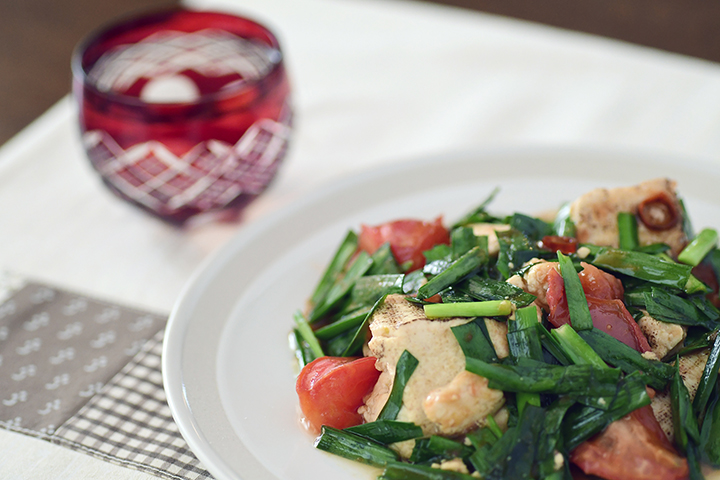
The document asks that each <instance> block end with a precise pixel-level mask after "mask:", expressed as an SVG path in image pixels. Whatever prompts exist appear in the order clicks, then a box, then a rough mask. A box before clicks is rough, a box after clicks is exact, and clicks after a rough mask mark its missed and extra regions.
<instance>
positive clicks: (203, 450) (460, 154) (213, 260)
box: [161, 145, 720, 480]
mask: <svg viewBox="0 0 720 480" xmlns="http://www.w3.org/2000/svg"><path fill="white" fill-rule="evenodd" d="M528 156H529V157H535V158H541V157H550V158H553V157H557V158H563V159H565V161H567V160H566V159H567V157H568V156H570V157H573V156H574V157H576V158H579V159H581V158H587V157H597V158H607V159H613V160H614V161H619V160H620V159H623V158H625V159H628V160H630V161H631V162H633V163H634V164H644V165H646V166H648V167H655V168H657V169H661V168H662V167H663V166H665V167H668V166H670V167H672V168H677V167H678V165H682V167H683V168H684V169H688V170H692V171H694V172H697V173H707V174H708V175H709V176H710V177H717V178H718V179H720V174H718V172H717V171H715V170H713V168H712V166H711V165H710V164H709V163H708V162H703V161H699V159H693V158H692V157H683V156H679V155H672V154H662V153H657V152H653V151H648V150H638V149H628V148H623V149H620V148H611V147H596V146H577V145H576V146H558V145H522V146H505V147H489V148H473V149H463V150H455V151H448V152H445V153H436V154H430V155H424V156H419V157H411V158H406V159H401V160H398V161H394V162H392V163H389V164H386V165H382V166H380V167H378V166H375V167H370V168H365V169H361V170H359V171H358V172H356V173H352V174H349V175H345V176H343V177H341V178H339V179H336V180H331V181H329V182H325V183H324V184H322V185H320V186H318V187H317V189H316V190H314V191H312V192H309V193H306V194H305V195H302V196H301V197H300V198H298V199H297V200H294V201H292V202H291V203H289V204H287V205H285V206H282V207H280V208H278V209H277V210H275V211H272V212H270V213H268V214H267V215H265V216H263V217H261V218H259V219H256V220H254V221H253V222H251V223H249V224H248V225H246V226H244V228H242V229H241V230H240V231H239V232H238V233H236V234H235V235H234V236H233V237H232V238H231V239H230V240H228V241H227V242H226V243H225V244H224V245H223V246H222V247H220V248H219V249H218V250H217V251H216V252H214V253H213V254H211V255H210V256H208V258H206V259H205V260H204V261H203V262H202V263H201V265H200V266H199V267H198V268H197V269H196V270H195V272H194V273H193V274H192V275H191V276H190V278H189V279H188V281H187V282H186V283H185V285H184V287H183V288H182V290H181V292H180V294H179V296H178V299H177V301H176V302H175V304H174V306H173V308H172V310H171V313H170V316H169V319H168V322H167V325H166V328H165V336H164V341H163V349H162V359H161V368H162V379H163V385H164V390H165V394H166V397H167V401H168V406H169V408H170V411H171V414H172V416H173V419H174V420H175V423H176V424H177V426H178V429H179V431H180V433H181V435H182V436H183V438H184V439H185V441H186V442H187V444H188V446H189V448H190V450H191V451H192V452H193V453H194V454H195V455H196V456H197V458H198V459H199V460H200V462H201V463H202V464H203V466H204V467H205V468H206V469H207V470H208V471H209V472H210V473H211V474H212V475H213V476H214V477H215V478H216V479H217V480H224V479H246V478H250V476H248V477H245V476H243V475H244V474H245V473H244V474H243V475H241V474H240V473H239V472H237V471H236V470H235V469H234V468H233V467H232V466H231V465H230V464H229V463H228V461H227V460H226V458H224V457H223V455H222V454H220V453H218V451H217V449H216V448H215V447H218V445H217V444H213V442H212V441H211V440H210V439H208V438H207V436H206V435H205V432H204V431H203V427H204V426H203V425H200V424H199V423H198V421H197V418H196V417H195V415H194V414H193V409H195V408H196V407H201V406H200V405H190V401H189V400H188V397H187V385H186V383H185V378H186V375H185V374H186V373H187V372H183V370H182V365H183V357H184V351H183V350H184V348H185V347H186V341H187V338H186V336H185V334H186V333H187V330H188V329H189V327H190V326H191V325H190V323H189V322H192V321H193V317H192V313H193V312H194V309H195V308H196V306H197V304H198V302H199V301H200V300H201V299H202V297H203V295H205V294H206V290H205V289H206V288H207V287H208V284H209V283H210V282H212V280H213V279H214V278H215V277H217V275H218V273H219V272H220V271H221V270H222V268H223V265H225V264H226V263H227V261H228V260H229V259H231V258H232V257H234V256H235V255H237V254H238V252H241V251H242V249H243V246H244V245H247V244H249V242H251V241H252V240H255V239H257V238H258V237H260V236H262V235H263V233H265V232H267V231H268V230H269V229H271V228H272V227H273V226H277V225H278V224H279V223H281V222H283V221H284V220H285V219H288V218H290V217H292V216H293V215H294V214H296V213H297V212H301V211H303V210H306V209H307V208H308V207H310V206H313V205H317V204H319V202H321V201H322V200H323V199H328V198H332V197H333V196H334V195H338V193H341V192H343V191H345V190H346V189H348V188H349V187H351V186H358V185H361V184H364V183H366V182H368V181H370V180H372V179H375V178H379V177H382V176H391V175H393V174H397V173H401V172H404V171H407V170H408V169H422V168H427V167H429V166H432V165H437V164H438V163H441V162H447V161H455V162H460V161H461V160H462V161H466V160H467V159H469V158H476V159H479V160H478V161H480V162H485V161H487V159H492V158H495V159H498V158H504V157H523V158H524V157H528ZM654 176H666V175H664V174H663V175H654ZM652 177H653V175H648V178H652ZM356 208H357V207H356ZM237 295H238V297H239V296H240V295H242V292H238V293H237ZM211 373H216V372H211ZM209 395H212V393H209ZM216 400H218V401H219V398H218V399H216ZM220 414H221V415H224V412H221V413H220ZM226 420H227V418H226ZM226 433H227V432H226ZM237 440H239V439H237ZM258 466H260V465H250V466H249V470H251V471H255V472H256V473H260V471H258V470H257V468H258ZM261 467H262V469H263V470H264V471H265V472H266V473H267V474H269V475H270V476H271V478H276V477H275V476H274V475H273V474H272V473H270V472H269V470H267V469H265V468H264V466H261Z"/></svg>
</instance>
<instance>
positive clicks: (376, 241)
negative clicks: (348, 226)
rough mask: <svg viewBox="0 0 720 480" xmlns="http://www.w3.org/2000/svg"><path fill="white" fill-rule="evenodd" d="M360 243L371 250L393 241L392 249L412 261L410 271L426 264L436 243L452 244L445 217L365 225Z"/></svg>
mask: <svg viewBox="0 0 720 480" xmlns="http://www.w3.org/2000/svg"><path fill="white" fill-rule="evenodd" d="M358 243H359V248H360V250H363V251H365V252H368V253H370V254H372V253H374V252H375V250H377V249H378V248H380V247H381V246H382V245H383V244H385V243H390V249H391V250H392V252H393V255H394V256H395V260H397V262H398V263H399V264H400V265H402V264H404V263H405V262H408V261H411V262H412V264H411V266H410V268H408V269H407V271H408V272H410V271H413V270H417V269H418V268H422V267H423V265H425V256H424V255H423V252H424V251H426V250H430V249H431V248H432V247H434V246H435V245H439V244H449V243H450V233H449V232H448V230H447V229H446V228H445V227H444V226H443V223H442V217H438V218H436V219H435V221H433V222H423V221H422V220H396V221H394V222H389V223H384V224H382V225H378V226H374V227H370V226H367V225H363V226H362V228H361V231H360V238H359V240H358Z"/></svg>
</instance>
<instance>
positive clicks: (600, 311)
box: [547, 263, 651, 353]
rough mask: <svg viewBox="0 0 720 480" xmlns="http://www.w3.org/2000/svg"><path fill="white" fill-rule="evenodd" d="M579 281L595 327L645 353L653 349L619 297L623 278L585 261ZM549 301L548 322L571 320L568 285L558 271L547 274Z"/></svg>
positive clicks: (560, 322) (621, 293) (556, 323)
mask: <svg viewBox="0 0 720 480" xmlns="http://www.w3.org/2000/svg"><path fill="white" fill-rule="evenodd" d="M582 265H583V267H584V270H583V271H582V272H580V273H579V275H578V276H579V277H580V283H581V284H582V286H583V291H584V292H585V297H586V298H587V302H588V308H589V310H590V317H591V318H592V321H593V326H594V327H595V328H598V329H600V330H602V331H603V332H605V333H607V334H609V335H611V336H612V337H614V338H615V339H617V340H620V341H621V342H623V343H624V344H625V345H628V346H630V347H632V348H634V349H635V350H637V351H639V352H641V353H643V352H649V351H650V350H651V348H650V344H649V343H648V341H647V338H645V335H643V333H642V331H641V330H640V327H639V326H638V324H637V322H635V319H634V318H633V317H632V315H630V312H628V309H627V308H626V307H625V304H624V303H623V302H622V300H620V299H621V298H622V296H623V287H622V283H621V282H620V280H618V279H617V278H615V277H613V276H612V275H610V274H609V273H605V272H603V271H602V270H600V269H598V268H596V267H594V266H592V265H589V264H586V263H583V264H582ZM547 302H548V306H549V307H550V313H549V315H548V321H549V322H550V323H551V324H552V325H553V326H555V327H559V326H560V325H563V324H565V323H570V313H569V310H568V303H567V297H566V296H565V284H564V282H563V278H562V276H561V275H560V273H558V272H557V271H556V270H551V271H550V273H549V274H548V291H547Z"/></svg>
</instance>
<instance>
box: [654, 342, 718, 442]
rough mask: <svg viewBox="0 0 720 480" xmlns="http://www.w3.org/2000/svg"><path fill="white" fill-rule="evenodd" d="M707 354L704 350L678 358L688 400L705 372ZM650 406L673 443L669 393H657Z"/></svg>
mask: <svg viewBox="0 0 720 480" xmlns="http://www.w3.org/2000/svg"><path fill="white" fill-rule="evenodd" d="M709 353H710V350H709V349H705V350H700V351H697V352H694V353H691V354H688V355H683V356H682V357H680V363H679V369H680V377H681V378H682V381H683V383H684V384H685V386H686V387H687V389H688V393H689V394H690V400H693V399H694V398H695V393H696V392H697V388H698V385H699V384H700V378H702V374H703V371H704V370H705V364H706V363H707V360H708V355H709ZM651 405H652V409H653V413H654V414H655V418H657V420H658V423H660V426H661V427H662V429H663V431H664V432H665V435H667V437H668V438H669V439H670V441H673V439H674V437H675V432H674V428H673V419H672V407H671V400H670V392H659V393H658V394H657V395H655V397H654V398H653V399H652V403H651Z"/></svg>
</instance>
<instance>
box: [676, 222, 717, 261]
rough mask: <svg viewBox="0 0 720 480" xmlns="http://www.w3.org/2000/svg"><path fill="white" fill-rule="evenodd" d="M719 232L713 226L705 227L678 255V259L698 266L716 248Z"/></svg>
mask: <svg viewBox="0 0 720 480" xmlns="http://www.w3.org/2000/svg"><path fill="white" fill-rule="evenodd" d="M717 241H718V233H717V231H716V230H714V229H712V228H704V229H703V230H702V231H701V232H700V233H698V234H697V236H696V237H695V238H693V239H692V241H691V242H690V243H688V244H687V246H686V247H685V248H684V249H683V250H682V251H681V252H680V254H679V255H678V261H680V262H682V263H686V264H688V265H692V266H693V267H695V266H697V265H699V264H700V262H702V259H703V258H705V256H706V255H707V254H708V253H710V251H711V250H712V249H713V248H715V245H717Z"/></svg>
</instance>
